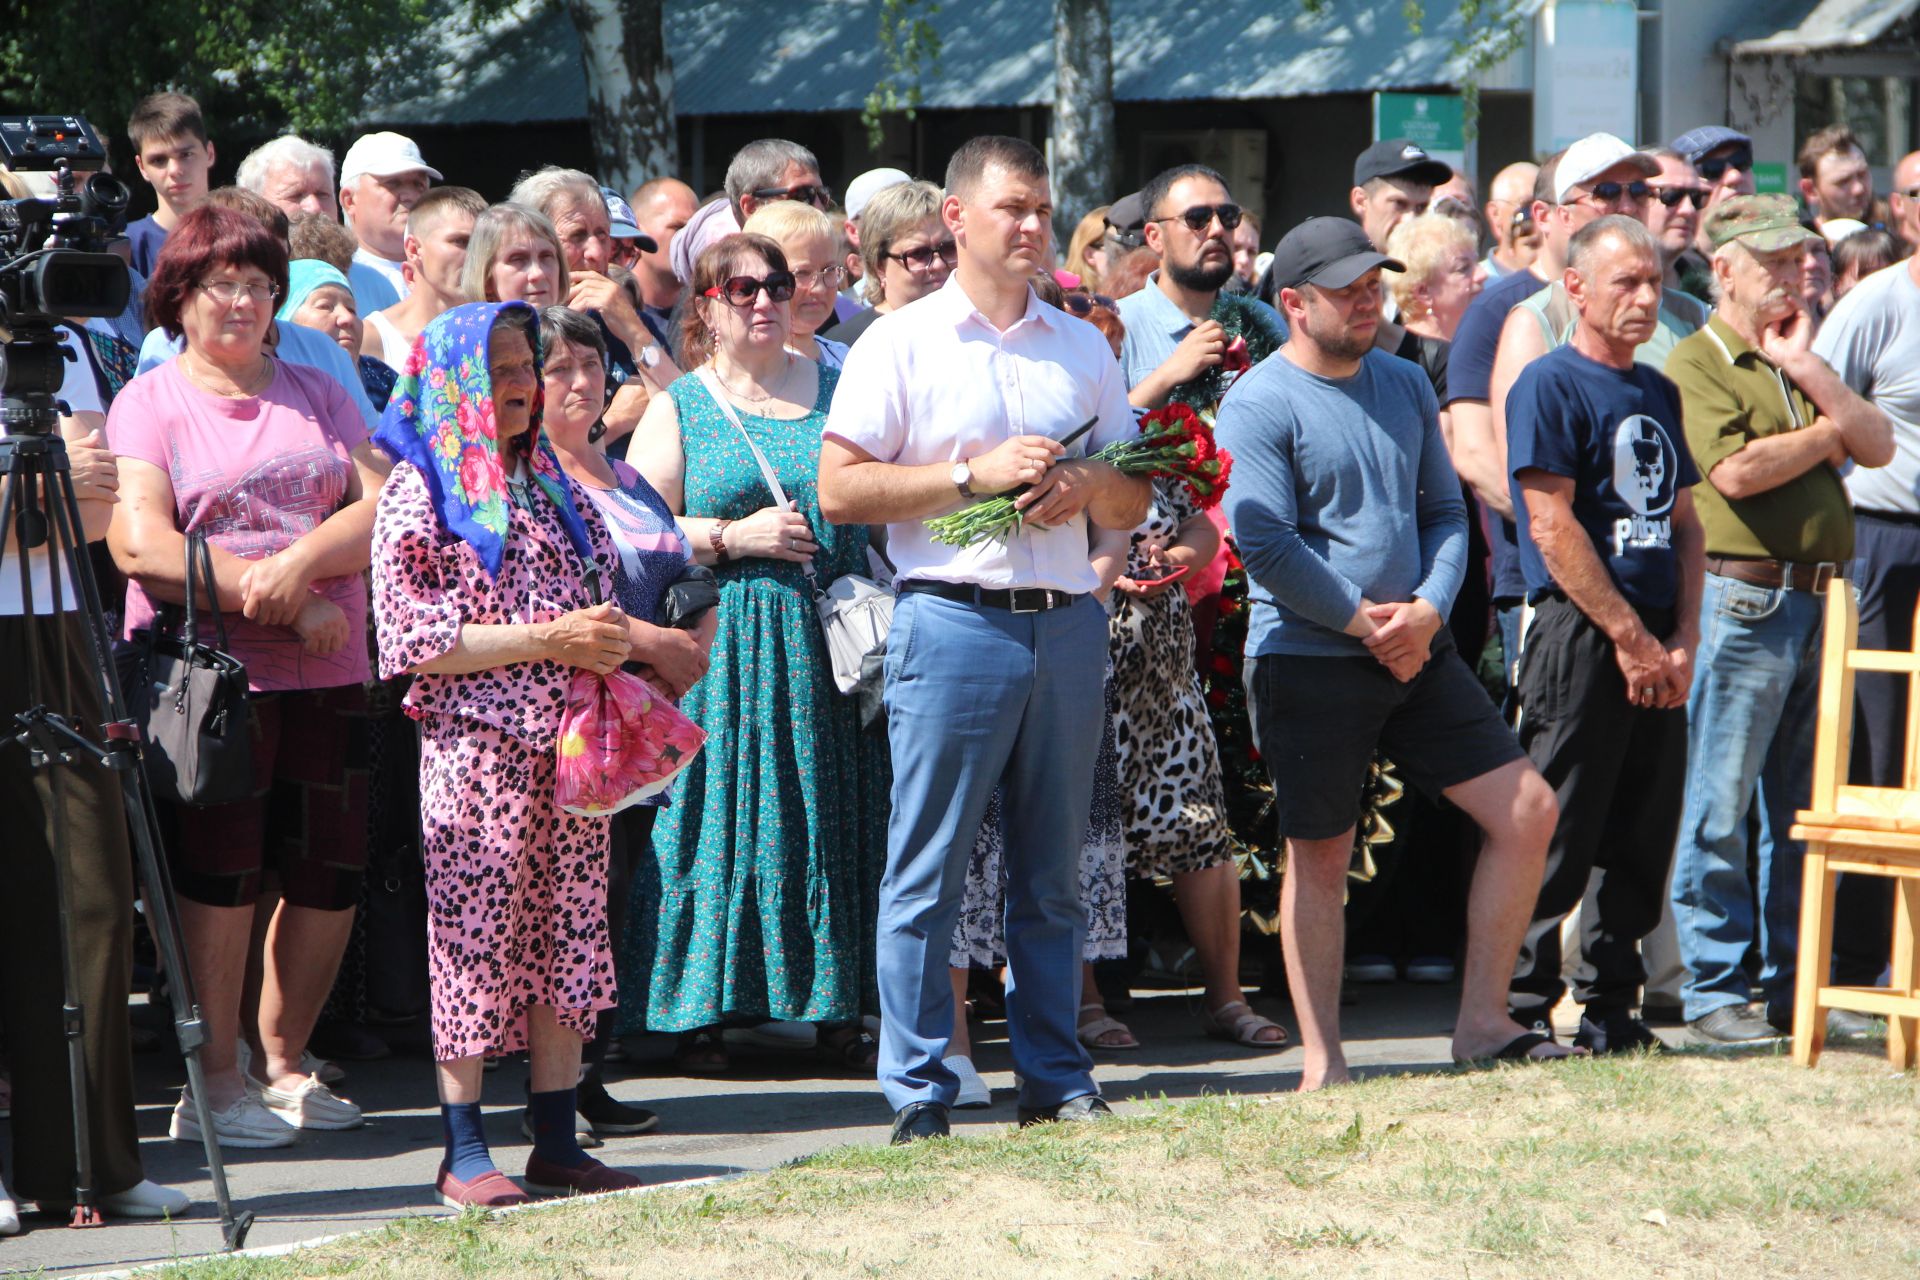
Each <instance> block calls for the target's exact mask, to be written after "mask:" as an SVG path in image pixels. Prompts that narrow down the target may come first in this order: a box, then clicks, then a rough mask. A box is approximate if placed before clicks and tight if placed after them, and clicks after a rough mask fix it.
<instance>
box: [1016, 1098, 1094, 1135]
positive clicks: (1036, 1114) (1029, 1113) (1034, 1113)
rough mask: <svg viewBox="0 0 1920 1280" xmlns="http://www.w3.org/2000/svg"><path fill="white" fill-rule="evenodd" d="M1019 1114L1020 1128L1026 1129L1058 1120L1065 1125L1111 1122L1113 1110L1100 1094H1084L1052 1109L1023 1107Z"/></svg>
mask: <svg viewBox="0 0 1920 1280" xmlns="http://www.w3.org/2000/svg"><path fill="white" fill-rule="evenodd" d="M1018 1114H1019V1119H1020V1127H1021V1128H1022V1129H1024V1128H1026V1127H1027V1126H1028V1125H1030V1124H1050V1123H1052V1122H1054V1121H1056V1120H1057V1121H1060V1122H1061V1123H1064V1124H1078V1123H1082V1122H1085V1121H1089V1120H1111V1119H1113V1108H1112V1107H1109V1106H1108V1105H1107V1103H1106V1099H1104V1098H1102V1097H1101V1096H1100V1095H1099V1094H1097V1093H1083V1094H1081V1095H1080V1096H1079V1097H1077V1098H1068V1099H1067V1100H1066V1101H1065V1102H1062V1103H1057V1104H1056V1105H1054V1106H1051V1107H1021V1108H1020V1110H1019V1113H1018Z"/></svg>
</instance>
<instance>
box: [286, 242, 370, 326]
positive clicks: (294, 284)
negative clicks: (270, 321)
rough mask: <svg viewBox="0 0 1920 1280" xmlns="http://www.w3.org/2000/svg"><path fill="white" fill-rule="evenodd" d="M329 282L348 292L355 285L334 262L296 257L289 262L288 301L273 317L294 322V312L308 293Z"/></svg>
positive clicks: (290, 322)
mask: <svg viewBox="0 0 1920 1280" xmlns="http://www.w3.org/2000/svg"><path fill="white" fill-rule="evenodd" d="M329 284H336V285H339V286H340V287H341V288H342V289H345V290H346V291H347V292H348V293H352V292H353V286H352V285H350V284H348V283H347V278H346V277H345V276H343V275H341V274H340V272H339V271H338V270H337V269H336V268H335V267H334V266H332V264H330V263H325V262H322V261H320V260H319V259H318V258H295V259H294V260H293V261H292V262H290V263H288V264H287V298H286V301H284V302H282V303H281V304H280V309H279V310H278V311H276V312H274V313H273V318H274V319H275V320H283V321H285V322H286V323H288V324H292V323H293V313H294V312H296V311H298V310H299V309H300V305H301V304H302V303H303V302H305V301H306V300H307V295H308V294H310V293H312V292H313V291H314V290H315V289H318V288H320V287H321V286H323V285H329Z"/></svg>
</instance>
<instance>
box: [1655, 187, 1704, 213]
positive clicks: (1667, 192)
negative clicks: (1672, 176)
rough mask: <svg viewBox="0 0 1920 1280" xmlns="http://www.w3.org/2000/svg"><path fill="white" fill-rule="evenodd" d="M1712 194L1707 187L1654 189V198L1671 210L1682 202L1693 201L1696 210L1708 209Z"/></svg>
mask: <svg viewBox="0 0 1920 1280" xmlns="http://www.w3.org/2000/svg"><path fill="white" fill-rule="evenodd" d="M1712 194H1713V193H1712V192H1711V191H1709V190H1707V189H1706V188H1705V187H1655V188H1654V189H1653V198H1654V199H1655V200H1658V201H1659V202H1660V203H1661V204H1663V205H1665V206H1667V208H1669V209H1671V208H1674V207H1675V206H1677V205H1678V204H1679V203H1680V202H1681V201H1682V200H1691V201H1693V207H1694V208H1696V209H1704V208H1706V207H1707V197H1708V196H1710V195H1712Z"/></svg>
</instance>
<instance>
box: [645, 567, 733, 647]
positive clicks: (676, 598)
mask: <svg viewBox="0 0 1920 1280" xmlns="http://www.w3.org/2000/svg"><path fill="white" fill-rule="evenodd" d="M719 603H720V587H719V584H718V582H717V581H716V580H715V578H714V574H713V570H711V569H709V568H707V567H706V566H705V565H703V564H689V565H688V566H687V567H686V569H685V570H683V571H682V572H681V574H680V576H679V577H678V578H675V579H674V580H673V581H672V582H671V583H669V584H667V589H666V591H665V592H664V593H663V594H662V595H661V597H660V625H661V626H663V627H673V628H676V629H678V630H682V631H690V630H692V629H693V628H694V627H697V626H699V625H700V619H701V618H703V617H705V616H706V612H707V610H709V609H712V608H714V607H715V606H717V605H718V604H719Z"/></svg>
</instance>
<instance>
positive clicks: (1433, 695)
mask: <svg viewBox="0 0 1920 1280" xmlns="http://www.w3.org/2000/svg"><path fill="white" fill-rule="evenodd" d="M1246 679H1247V698H1248V701H1249V703H1250V710H1251V712H1252V714H1251V716H1250V719H1251V720H1252V722H1253V738H1254V745H1255V747H1256V748H1257V749H1258V750H1259V752H1260V755H1261V758H1262V759H1263V760H1265V761H1266V765H1267V773H1268V775H1269V776H1270V777H1271V778H1272V779H1273V794H1274V801H1275V808H1276V809H1277V810H1278V811H1279V816H1280V834H1281V836H1282V837H1283V838H1284V837H1292V838H1294V839H1299V840H1329V839H1332V838H1333V837H1335V836H1337V835H1339V834H1340V833H1341V832H1343V831H1345V830H1347V829H1348V828H1349V827H1351V826H1353V825H1354V824H1355V823H1356V822H1358V821H1359V819H1360V788H1361V787H1362V786H1363V785H1364V784H1365V782H1366V777H1367V765H1368V763H1369V762H1370V761H1371V760H1372V758H1373V753H1374V750H1375V749H1376V748H1378V749H1379V751H1380V753H1381V754H1382V755H1384V756H1386V757H1387V759H1389V760H1391V761H1393V763H1394V764H1395V765H1396V766H1397V767H1398V768H1399V771H1400V775H1401V776H1402V777H1403V778H1405V779H1406V780H1407V781H1408V782H1411V783H1413V784H1414V785H1415V786H1417V787H1419V788H1420V789H1421V790H1422V791H1424V792H1426V793H1427V794H1429V795H1431V796H1434V797H1435V798H1438V796H1439V795H1440V793H1441V792H1442V791H1444V790H1446V789H1447V788H1448V787H1451V786H1454V785H1456V784H1458V783H1462V782H1468V781H1471V780H1472V779H1474V778H1478V777H1480V776H1481V775H1482V774H1487V773H1491V772H1493V771H1494V770H1495V769H1498V768H1499V767H1500V766H1502V765H1504V764H1509V763H1511V762H1513V761H1515V760H1519V759H1522V758H1523V755H1524V753H1523V752H1522V751H1521V750H1520V744H1519V743H1518V742H1517V741H1515V740H1514V736H1513V731H1512V730H1511V729H1509V728H1508V727H1507V725H1506V722H1505V721H1503V720H1501V718H1500V711H1499V708H1497V707H1495V706H1494V704H1493V699H1492V698H1490V697H1488V696H1487V691H1486V690H1485V689H1483V688H1482V687H1481V685H1480V682H1479V680H1477V679H1475V678H1474V674H1473V672H1472V671H1470V670H1468V669H1467V664H1466V663H1465V662H1464V661H1462V660H1461V657H1460V653H1459V651H1458V650H1457V649H1455V648H1454V645H1453V640H1452V638H1451V637H1450V636H1449V635H1448V634H1447V630H1446V628H1445V627H1442V628H1441V629H1440V630H1439V631H1438V632H1437V633H1435V635H1434V638H1433V656H1432V657H1431V658H1430V659H1428V661H1427V665H1426V666H1425V667H1423V668H1421V671H1420V674H1419V675H1417V676H1415V677H1414V678H1413V679H1412V680H1410V681H1408V682H1407V683H1405V684H1402V683H1401V682H1400V681H1398V680H1396V679H1394V678H1393V674H1392V673H1391V672H1389V671H1388V670H1387V669H1386V668H1385V667H1384V666H1382V665H1380V663H1379V662H1378V661H1377V660H1376V659H1374V658H1373V657H1371V656H1360V657H1351V658H1346V657H1320V656H1312V655H1306V654H1292V653H1277V654H1263V655H1261V656H1260V657H1259V658H1257V659H1255V660H1254V662H1253V663H1251V664H1250V665H1249V666H1248V667H1247V677H1246Z"/></svg>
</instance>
